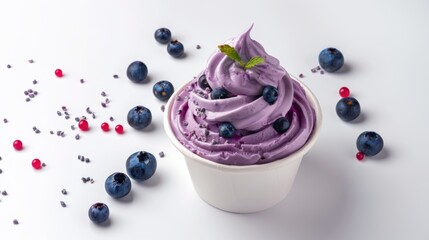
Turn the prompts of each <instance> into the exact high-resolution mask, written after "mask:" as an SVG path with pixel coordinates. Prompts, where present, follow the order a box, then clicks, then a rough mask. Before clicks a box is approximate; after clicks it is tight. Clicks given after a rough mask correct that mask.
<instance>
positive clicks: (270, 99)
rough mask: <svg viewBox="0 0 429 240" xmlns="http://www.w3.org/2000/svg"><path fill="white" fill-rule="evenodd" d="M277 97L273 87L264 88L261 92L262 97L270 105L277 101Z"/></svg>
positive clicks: (275, 89)
mask: <svg viewBox="0 0 429 240" xmlns="http://www.w3.org/2000/svg"><path fill="white" fill-rule="evenodd" d="M278 96H279V94H278V92H277V88H275V87H273V86H265V87H264V89H263V90H262V97H263V98H264V100H265V101H266V102H267V103H268V104H270V105H272V104H274V103H275V102H276V101H277V97H278Z"/></svg>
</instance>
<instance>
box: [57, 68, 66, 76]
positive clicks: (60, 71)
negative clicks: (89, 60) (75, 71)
mask: <svg viewBox="0 0 429 240" xmlns="http://www.w3.org/2000/svg"><path fill="white" fill-rule="evenodd" d="M55 76H57V77H59V78H60V77H62V76H64V74H63V71H62V70H61V69H59V68H58V69H56V70H55Z"/></svg>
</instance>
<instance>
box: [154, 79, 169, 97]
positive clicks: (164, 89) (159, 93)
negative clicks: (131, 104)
mask: <svg viewBox="0 0 429 240" xmlns="http://www.w3.org/2000/svg"><path fill="white" fill-rule="evenodd" d="M152 91H153V95H155V97H156V98H158V99H159V100H161V101H167V100H168V99H169V98H170V97H171V95H172V94H173V92H174V87H173V84H171V82H169V81H165V80H163V81H159V82H157V83H155V84H154V85H153V89H152Z"/></svg>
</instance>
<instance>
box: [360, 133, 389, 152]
mask: <svg viewBox="0 0 429 240" xmlns="http://www.w3.org/2000/svg"><path fill="white" fill-rule="evenodd" d="M356 146H357V149H358V150H359V151H360V152H362V153H363V154H365V156H368V157H371V156H374V155H376V154H377V153H379V152H380V151H381V150H382V149H383V146H384V141H383V138H382V137H381V136H380V135H379V134H378V133H376V132H373V131H365V132H363V133H361V134H360V135H359V137H358V138H357V140H356Z"/></svg>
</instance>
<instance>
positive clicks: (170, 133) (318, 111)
mask: <svg viewBox="0 0 429 240" xmlns="http://www.w3.org/2000/svg"><path fill="white" fill-rule="evenodd" d="M289 76H290V77H291V78H292V80H294V81H296V82H298V83H299V84H300V85H301V87H302V88H303V89H304V91H305V95H306V97H307V99H308V100H309V101H310V104H311V106H312V107H313V108H314V111H315V114H316V124H315V126H314V129H313V132H312V133H311V135H310V137H309V139H308V140H307V142H306V143H305V144H304V145H303V146H302V147H301V148H300V149H298V150H297V151H295V152H294V153H292V154H289V155H288V156H286V157H284V158H282V159H278V160H275V161H272V162H268V163H262V164H252V165H228V164H222V163H217V162H214V161H211V160H209V159H205V158H203V157H201V156H199V155H197V154H195V153H193V152H192V151H190V150H189V149H188V148H186V147H185V146H183V145H182V144H181V143H180V142H179V140H178V139H177V138H176V135H175V134H174V132H173V130H172V128H171V122H170V114H171V106H172V104H173V101H174V99H176V96H177V95H178V94H179V93H180V92H182V91H183V90H184V88H186V86H187V85H188V84H189V82H187V83H185V84H184V85H182V86H181V87H180V88H179V89H178V90H177V91H175V92H174V93H173V95H172V96H171V97H170V99H169V100H168V102H167V104H166V105H165V109H164V117H163V122H164V130H165V132H166V134H167V136H168V138H169V139H170V141H171V142H172V143H173V145H174V146H175V147H176V148H177V149H178V150H179V151H180V152H181V153H182V154H184V155H185V157H186V158H189V159H193V160H195V161H197V162H198V163H200V164H202V165H205V166H207V167H210V168H216V169H219V170H222V171H229V172H243V171H261V170H263V169H265V170H268V169H273V168H277V167H278V166H280V165H283V164H286V163H289V162H291V160H292V159H295V158H298V157H299V158H302V157H303V156H304V154H305V153H307V152H308V151H309V150H310V149H311V147H312V146H313V145H314V144H315V143H316V140H317V138H318V136H319V134H320V130H321V124H322V110H321V107H320V104H319V101H318V100H317V98H316V96H315V95H314V93H313V92H312V91H311V90H310V89H309V88H308V87H307V86H306V85H305V84H304V83H303V82H301V81H300V80H299V79H298V78H296V77H294V76H292V75H289Z"/></svg>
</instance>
